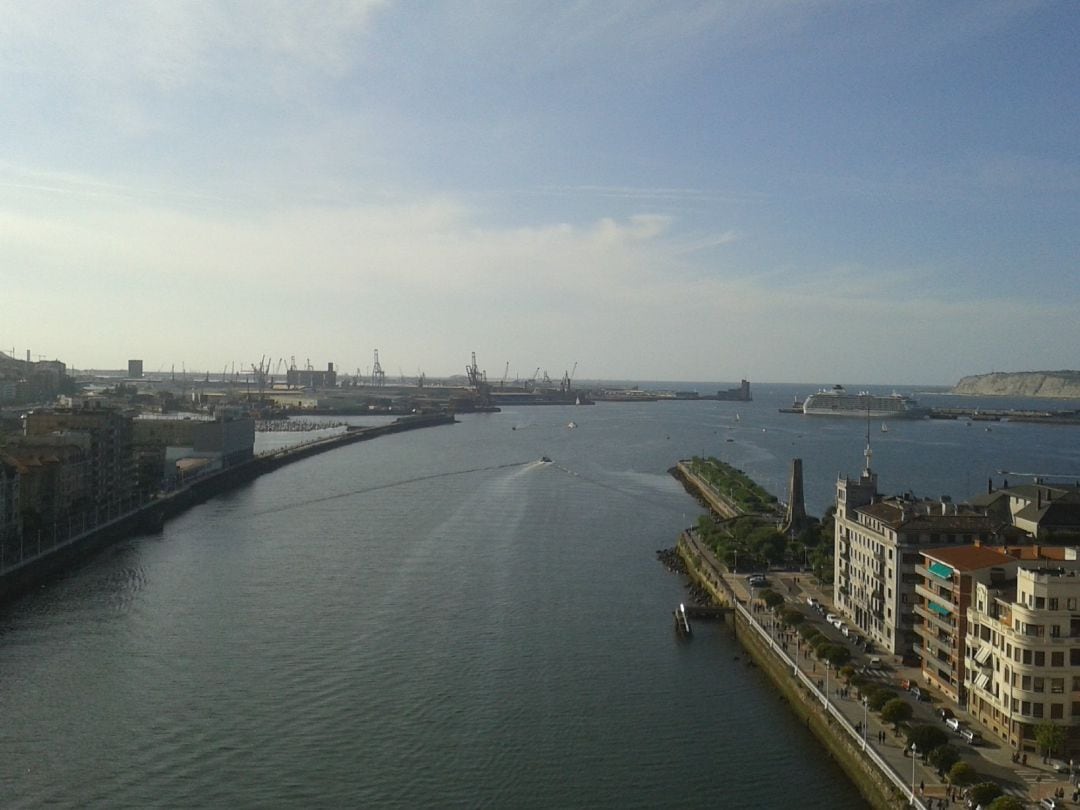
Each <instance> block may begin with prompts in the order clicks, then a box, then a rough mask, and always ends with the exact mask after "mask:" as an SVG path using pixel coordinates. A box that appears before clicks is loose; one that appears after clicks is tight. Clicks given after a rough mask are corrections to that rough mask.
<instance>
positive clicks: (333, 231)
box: [0, 0, 1080, 385]
mask: <svg viewBox="0 0 1080 810" xmlns="http://www.w3.org/2000/svg"><path fill="white" fill-rule="evenodd" d="M1078 41H1080V8H1078V7H1077V6H1076V5H1075V4H1073V3H1066V2H1057V3H1038V2H1030V3H1029V2H1021V1H1020V0H1017V1H1016V2H1002V3H997V2H979V3H972V2H956V3H953V2H932V3H919V2H905V3H885V2H812V1H811V0H806V1H805V2H768V1H767V0H754V1H753V2H722V1H721V0H713V2H706V3H700V4H699V3H691V2H675V3H672V2H656V3H652V2H634V1H633V0H620V2H617V3H614V2H593V3H569V2H564V3H552V2H537V3H529V2H513V3H507V2H475V3H471V2H453V3H434V2H432V3H427V2H421V3H418V2H400V3H399V2H393V1H392V0H386V2H353V3H350V2H323V3H295V2H270V0H266V1H265V2H229V3H212V2H204V3H187V2H165V1H164V0H163V1H162V2H154V3H145V2H117V3H110V4H90V3H81V2H73V3H67V2H39V3H25V2H4V0H0V86H2V87H3V88H4V92H3V93H2V94H0V121H3V126H2V127H0V282H2V293H0V345H2V348H3V349H4V350H8V349H10V348H14V349H15V350H16V353H17V354H19V355H20V356H21V355H22V354H23V353H24V352H25V350H26V349H27V348H29V349H31V350H32V351H33V352H34V353H35V354H36V353H42V354H45V355H47V356H49V357H54V356H55V357H60V358H61V359H65V360H67V361H68V362H69V363H70V364H72V365H74V366H76V367H120V366H122V365H123V364H124V362H125V361H126V360H127V359H128V358H129V357H141V358H143V359H144V361H145V363H146V367H147V369H149V370H151V371H153V370H155V369H157V368H169V367H171V366H172V365H174V364H175V365H176V366H177V367H178V368H179V367H180V365H181V364H184V365H185V366H186V367H187V368H189V369H192V368H198V369H202V368H211V369H221V368H223V367H224V366H226V365H231V364H232V363H236V364H237V365H241V364H243V365H247V364H248V363H250V362H253V361H255V362H257V361H258V360H259V358H260V357H261V356H263V355H267V356H269V357H272V358H279V357H286V358H288V357H290V356H296V357H297V358H298V359H299V360H301V362H302V361H303V360H305V359H306V358H311V360H312V362H313V363H314V364H316V365H318V366H322V365H324V364H325V363H326V362H327V361H333V362H335V363H336V364H337V365H338V367H339V368H342V369H345V370H355V369H357V368H359V369H361V370H364V369H366V368H368V367H369V366H370V364H371V353H372V350H373V349H375V348H378V349H379V351H380V357H381V359H382V362H383V365H384V367H386V368H387V369H388V371H389V372H390V373H391V375H392V376H395V375H396V374H397V373H398V371H399V370H400V371H403V372H404V373H406V374H415V372H416V370H417V369H420V368H422V369H423V370H424V371H426V372H427V373H428V374H429V375H440V374H448V373H456V372H460V371H461V369H462V368H463V366H464V364H465V363H466V362H467V360H468V357H469V353H470V352H472V351H475V352H477V355H478V357H479V360H480V364H481V366H483V367H486V368H487V370H488V372H489V375H492V376H496V377H499V376H501V375H502V371H503V368H504V366H505V364H506V363H509V364H510V369H511V374H512V375H513V374H515V373H519V374H521V375H523V376H529V375H531V374H532V371H533V369H535V368H536V367H537V366H539V367H541V368H544V369H547V370H549V371H550V372H551V374H552V376H557V375H558V374H561V372H562V371H563V370H564V369H566V368H569V367H571V366H572V365H573V363H575V362H577V363H579V366H578V369H579V370H578V374H579V376H582V377H588V378H607V379H669V380H672V379H682V380H717V381H733V380H737V379H738V378H740V377H747V378H749V379H751V380H755V381H762V382H764V381H789V382H833V381H836V382H847V383H857V382H864V383H880V384H912V385H914V384H919V383H927V384H948V383H952V382H954V381H955V380H957V379H958V378H959V377H961V376H964V375H966V374H972V373H981V372H988V371H993V370H997V371H1008V370H1037V369H1059V368H1076V367H1077V359H1076V353H1075V347H1076V346H1077V345H1080V318H1077V312H1078V309H1080V308H1078V304H1080V274H1078V257H1080V109H1078V107H1080V93H1078V92H1077V88H1078V87H1080V48H1077V46H1076V43H1077V42H1078Z"/></svg>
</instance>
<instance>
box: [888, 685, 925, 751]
mask: <svg viewBox="0 0 1080 810" xmlns="http://www.w3.org/2000/svg"><path fill="white" fill-rule="evenodd" d="M911 714H912V709H911V704H910V703H908V702H907V701H906V700H903V699H901V698H893V699H892V700H890V701H889V702H888V703H886V704H885V705H884V706H882V707H881V721H882V722H883V723H892V724H893V728H894V729H898V728H900V724H901V723H903V722H904V721H905V720H910V719H911ZM919 750H920V751H921V750H923V749H922V748H920V749H919Z"/></svg>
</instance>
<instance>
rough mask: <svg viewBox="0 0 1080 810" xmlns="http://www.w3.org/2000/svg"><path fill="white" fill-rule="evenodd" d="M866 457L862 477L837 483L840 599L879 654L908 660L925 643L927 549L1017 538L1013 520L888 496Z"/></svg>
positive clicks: (836, 563)
mask: <svg viewBox="0 0 1080 810" xmlns="http://www.w3.org/2000/svg"><path fill="white" fill-rule="evenodd" d="M865 456H866V466H865V467H864V469H863V472H862V475H861V476H860V477H859V478H858V479H850V478H844V477H841V478H840V479H839V480H838V481H837V487H836V514H835V519H834V522H835V540H834V542H835V559H834V571H833V574H834V580H833V582H834V596H833V601H834V604H835V606H836V608H837V611H838V612H839V613H840V614H841V615H843V616H844V617H845V618H846V619H848V621H849V622H850V623H851V624H852V625H853V626H854V627H855V628H858V630H859V631H860V632H861V633H862V634H863V635H864V636H865V637H866V638H867V639H869V640H870V641H872V642H873V644H874V646H875V647H876V648H877V649H880V650H882V651H884V652H887V653H891V654H893V655H906V654H908V653H911V652H913V650H914V647H915V644H916V643H917V640H918V636H917V633H916V631H915V624H916V614H915V610H914V607H915V604H916V595H915V588H916V585H917V584H918V583H919V581H920V577H919V574H918V572H917V568H918V566H919V565H920V563H921V562H922V558H921V556H920V553H919V552H920V550H921V549H924V548H932V547H940V546H943V545H968V544H971V543H974V542H975V541H981V542H984V543H987V542H990V541H993V540H997V541H1004V540H1005V539H1007V538H1009V537H1012V536H1013V532H1011V531H1009V530H1008V528H1009V524H1008V522H1007V521H1004V520H1002V519H1000V518H996V517H993V516H989V515H987V514H986V513H985V512H984V511H982V510H979V509H975V508H972V507H967V506H962V507H958V506H956V505H954V504H952V503H951V502H949V501H948V500H947V499H942V500H941V501H932V500H919V499H915V498H914V497H912V496H910V495H908V496H902V497H889V498H884V497H882V496H881V494H880V493H879V492H878V480H877V475H876V474H875V473H874V472H873V470H872V469H871V467H870V461H871V456H872V454H871V451H870V448H869V446H867V448H866V452H865Z"/></svg>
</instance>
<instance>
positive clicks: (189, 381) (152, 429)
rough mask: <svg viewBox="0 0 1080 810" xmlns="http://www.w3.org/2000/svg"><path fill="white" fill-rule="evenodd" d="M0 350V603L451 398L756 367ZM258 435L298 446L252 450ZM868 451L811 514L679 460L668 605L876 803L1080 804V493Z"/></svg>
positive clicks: (569, 400)
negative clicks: (907, 488)
mask: <svg viewBox="0 0 1080 810" xmlns="http://www.w3.org/2000/svg"><path fill="white" fill-rule="evenodd" d="M376 362H377V355H376ZM0 363H2V367H0V371H2V372H3V374H4V376H5V380H6V382H5V383H4V385H5V386H6V387H5V388H4V392H5V398H6V400H7V402H6V407H5V408H4V409H3V414H4V421H3V424H2V428H3V430H2V431H0V581H2V582H3V584H4V588H3V591H2V592H0V593H2V596H3V598H4V599H5V600H10V599H12V598H13V597H14V596H16V595H18V594H19V593H22V592H24V591H25V590H26V589H27V588H29V587H32V586H33V585H35V584H38V583H40V582H42V581H45V580H46V579H47V577H48V576H50V575H52V574H55V573H56V572H58V571H62V570H66V568H67V567H68V566H70V565H71V564H73V562H74V561H76V560H77V559H79V557H80V556H83V555H85V554H87V553H90V552H92V551H94V550H96V549H98V548H101V547H102V546H104V545H107V544H108V543H110V542H114V541H115V540H116V539H118V538H122V537H125V536H129V535H130V534H132V533H133V532H139V531H145V530H148V529H149V530H153V529H154V528H155V527H157V526H160V524H161V523H162V521H164V520H166V519H168V518H170V517H172V516H174V515H175V514H177V513H178V512H179V511H181V510H183V509H186V508H188V507H189V506H190V505H191V504H193V503H197V502H199V501H201V500H205V499H207V498H211V497H214V496H215V495H217V494H220V493H222V492H225V491H227V490H228V489H230V488H232V487H234V486H236V485H237V484H240V483H243V482H246V481H249V480H251V479H252V478H253V477H255V476H258V475H261V474H263V473H264V472H270V471H272V470H274V469H277V468H279V467H280V466H281V465H282V464H285V463H289V462H290V461H292V460H298V459H299V458H304V457H308V456H310V455H311V454H313V453H317V452H324V451H325V450H328V449H333V448H335V447H339V446H342V445H343V444H346V443H349V442H353V441H360V440H365V439H368V438H374V437H376V436H379V435H385V434H386V433H388V432H395V431H400V430H409V429H414V428H417V427H428V426H434V425H438V424H450V423H453V421H454V416H453V415H454V413H455V412H456V413H469V412H477V411H480V412H483V411H489V412H494V411H498V410H499V409H500V408H499V406H498V405H495V403H496V402H501V403H502V404H503V405H507V404H516V405H539V404H562V405H570V404H574V405H581V404H591V403H593V402H597V401H599V402H604V401H608V402H634V401H641V402H653V401H659V400H661V399H665V398H666V399H671V400H673V401H674V400H681V401H687V400H694V399H706V400H708V399H712V400H719V401H723V400H725V399H726V400H728V401H733V402H747V403H748V402H750V401H751V399H752V398H751V395H750V390H749V383H747V382H746V381H745V380H744V381H743V382H742V383H741V385H740V386H739V387H737V388H733V389H730V390H729V391H726V392H725V391H718V392H717V394H716V395H707V396H705V397H699V396H697V395H696V392H676V393H674V394H670V393H666V392H655V391H647V390H646V391H641V390H639V389H623V390H621V391H620V390H616V389H603V388H596V387H594V388H591V389H586V388H580V387H577V386H575V385H573V383H572V374H571V373H570V372H568V373H567V374H565V375H564V377H563V380H562V381H561V383H559V384H557V385H544V384H536V383H534V384H532V385H530V386H527V387H522V388H520V389H518V388H515V387H514V386H513V385H506V384H505V383H503V384H499V383H495V384H491V383H488V382H487V379H486V374H485V373H483V372H481V371H480V370H479V369H478V367H477V364H476V359H475V355H474V356H473V358H472V362H471V363H470V364H469V365H467V366H466V369H465V371H466V373H465V375H463V377H462V378H461V379H455V380H444V381H438V382H434V381H433V382H431V383H426V384H425V382H424V381H422V380H418V381H417V382H418V383H419V384H418V385H415V384H414V385H400V386H388V385H387V384H386V383H385V380H382V379H380V377H378V376H376V377H372V378H368V379H362V378H360V377H355V378H353V379H352V380H339V379H338V377H337V374H336V372H335V370H334V368H333V365H332V364H330V365H329V366H328V367H327V369H326V370H314V369H312V368H310V364H309V367H308V368H307V369H304V370H298V369H296V368H289V369H287V373H286V374H285V375H284V377H283V378H282V379H280V380H278V379H275V375H274V374H273V373H271V371H270V369H269V367H268V366H267V365H265V364H262V363H260V364H259V365H258V366H255V365H253V366H252V369H251V374H249V375H244V377H243V379H242V380H241V379H240V378H239V377H238V376H237V377H234V378H233V379H231V380H230V379H229V376H230V375H229V374H228V373H227V370H226V371H225V372H223V373H222V374H221V375H220V377H219V379H216V380H212V379H211V375H209V374H208V373H204V374H203V375H202V377H201V378H199V377H195V376H192V377H190V378H187V377H185V376H183V375H185V374H186V372H182V376H181V379H180V380H179V381H177V380H176V379H175V378H174V377H173V375H172V374H171V373H170V374H165V375H159V376H157V377H156V378H154V377H151V376H150V375H144V374H143V370H142V363H141V361H131V362H130V363H129V365H128V368H127V369H126V372H119V373H113V374H112V375H104V376H103V375H101V374H96V375H85V374H84V375H79V376H78V378H77V377H76V375H69V374H68V372H67V368H66V366H65V364H63V363H62V362H60V361H38V362H37V363H33V362H31V361H30V360H29V359H28V360H27V361H25V362H24V361H18V360H15V359H14V358H13V357H11V356H9V355H3V356H0ZM545 377H546V375H545ZM548 383H550V380H548ZM500 395H501V398H500ZM348 415H352V416H355V415H365V416H376V417H379V418H381V419H382V420H383V421H382V423H380V424H378V425H373V426H369V427H357V426H355V425H349V424H347V423H346V422H342V421H340V417H342V416H348ZM807 418H813V417H807ZM735 419H736V422H737V421H738V414H737V413H736V415H735ZM571 424H572V423H571ZM261 431H273V432H278V433H288V432H290V431H295V432H299V433H303V434H304V441H303V443H302V444H301V445H300V446H294V447H292V449H290V450H287V451H282V450H278V451H275V452H269V453H265V454H262V455H260V454H258V453H256V451H255V445H256V435H257V433H259V432H261ZM864 457H865V463H864V467H863V469H862V470H861V471H860V472H859V474H858V475H857V476H854V477H849V476H840V477H839V478H838V479H837V481H836V485H835V503H834V505H833V506H832V507H831V508H830V509H829V510H828V511H827V514H826V515H825V516H824V517H823V518H821V519H818V518H815V517H812V516H810V515H808V514H807V512H806V508H805V505H804V498H803V493H802V490H803V468H802V460H801V459H798V458H796V459H792V462H791V468H790V476H789V486H788V489H787V492H785V493H784V496H785V497H784V499H783V500H781V499H780V498H777V497H776V496H775V495H773V494H772V493H770V492H768V491H767V490H765V489H764V488H763V487H761V486H760V485H758V484H757V483H756V482H755V481H753V480H752V479H751V478H750V477H749V476H747V475H745V474H744V473H743V472H742V471H740V470H738V469H736V468H734V467H732V466H731V465H729V464H726V463H725V462H723V461H721V460H719V459H717V458H715V457H708V458H706V457H695V458H692V459H686V460H683V461H680V462H679V463H678V464H677V466H676V467H675V468H673V473H674V474H675V475H676V477H677V478H679V479H680V480H681V481H682V482H683V484H684V486H685V487H686V489H687V490H688V491H689V492H691V493H692V494H693V495H694V496H695V497H697V498H698V499H699V500H700V502H701V503H702V504H703V505H705V506H706V507H707V508H708V512H709V514H708V515H706V516H703V517H702V518H701V519H699V520H698V521H697V522H696V523H695V524H694V525H692V526H690V527H689V528H687V529H686V531H685V532H684V533H683V534H682V536H681V538H680V540H679V544H678V547H677V549H676V550H675V551H672V552H670V553H666V554H665V555H664V559H665V561H666V562H668V563H669V564H670V565H673V566H675V567H677V568H678V569H679V570H681V571H683V572H685V573H686V574H687V576H688V577H689V578H690V580H691V581H692V583H693V592H692V596H693V597H694V598H693V600H692V604H691V605H690V606H689V607H687V606H680V608H679V609H678V610H677V611H676V624H677V627H678V629H679V632H680V634H681V635H684V636H690V635H692V626H693V624H695V623H697V622H699V621H710V620H714V619H716V618H724V619H725V620H726V621H729V622H730V623H731V626H732V628H733V629H734V630H735V632H736V636H737V637H738V638H739V640H740V641H741V643H742V644H743V645H744V646H745V647H746V648H747V651H748V653H749V655H750V656H751V658H752V659H753V660H754V661H755V662H756V664H757V665H758V666H759V667H760V668H761V669H762V671H763V672H766V673H767V674H768V675H769V676H770V678H771V679H772V680H773V682H774V684H775V685H776V687H777V688H778V689H779V691H780V693H781V694H782V695H783V696H784V699H785V700H786V701H787V702H788V703H789V704H790V706H791V707H792V709H793V710H794V711H795V712H796V714H798V716H800V717H802V718H804V719H805V721H806V724H807V726H808V727H809V728H810V729H811V730H812V731H813V732H814V733H815V734H816V735H817V736H818V737H819V738H820V739H821V741H822V742H823V743H824V745H825V746H826V747H827V748H828V750H829V751H830V754H831V755H832V756H833V757H834V758H835V759H836V760H837V761H838V762H839V763H840V764H841V765H842V766H843V767H844V768H845V770H846V771H847V772H848V774H849V775H850V776H851V778H852V779H853V781H854V782H855V783H856V784H857V785H858V786H859V789H860V790H861V791H862V792H863V795H864V796H866V797H867V799H868V801H870V802H871V803H873V804H874V805H875V806H880V807H893V806H896V807H899V806H905V805H909V804H910V805H914V806H916V807H923V808H934V807H944V806H951V805H953V804H956V803H958V802H967V803H968V804H969V806H971V807H976V806H982V807H984V808H985V807H995V808H1006V810H1007V808H1009V807H1014V806H1029V805H1030V804H1031V803H1035V802H1038V803H1041V804H1040V806H1044V807H1050V808H1056V807H1064V806H1071V805H1073V804H1074V803H1076V802H1077V800H1078V799H1080V794H1078V792H1077V791H1078V790H1080V788H1078V785H1077V776H1078V774H1077V770H1078V769H1077V768H1075V759H1074V758H1075V755H1076V753H1077V752H1078V751H1080V708H1078V707H1080V702H1078V701H1076V700H1073V697H1075V696H1076V694H1077V693H1078V692H1080V642H1078V641H1077V639H1078V638H1080V608H1078V607H1077V605H1078V600H1080V576H1077V572H1078V571H1080V559H1078V554H1077V548H1078V545H1080V486H1078V485H1077V484H1075V483H1072V484H1063V483H1060V482H1053V481H1046V480H1041V479H1039V478H1035V479H1034V480H1033V481H1031V482H1030V483H1016V482H1015V481H1014V482H1013V483H1011V484H1010V482H1009V481H1008V480H1005V479H1002V480H1001V481H994V480H990V481H988V482H987V486H986V491H985V493H984V494H982V495H980V496H978V497H976V498H972V499H970V500H969V501H967V502H962V503H961V502H953V500H952V499H951V498H949V497H947V496H943V497H940V498H938V499H935V500H929V499H924V498H916V497H914V496H913V495H912V494H910V493H903V494H898V495H888V494H885V493H884V492H883V491H882V490H883V487H882V485H881V482H879V478H878V473H877V472H876V470H875V469H874V467H873V463H872V462H873V452H872V449H871V447H870V443H869V432H868V433H867V445H866V448H865V451H864ZM694 602H696V603H697V604H694ZM1072 645H1075V646H1072ZM991 802H994V803H991ZM1009 802H1013V803H1012V804H1010V803H1009ZM1025 803H1027V804H1025Z"/></svg>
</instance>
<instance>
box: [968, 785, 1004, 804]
mask: <svg viewBox="0 0 1080 810" xmlns="http://www.w3.org/2000/svg"><path fill="white" fill-rule="evenodd" d="M1002 792H1003V791H1002V790H1001V786H1000V785H998V783H997V782H980V783H979V784H977V785H975V786H974V787H973V788H971V790H969V791H968V798H969V799H971V800H972V801H973V802H975V806H976V807H978V806H979V805H980V804H981V805H982V806H983V807H986V806H987V805H988V804H990V802H992V801H993V800H994V799H996V798H997V797H998V796H1000V795H1001V794H1002Z"/></svg>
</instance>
